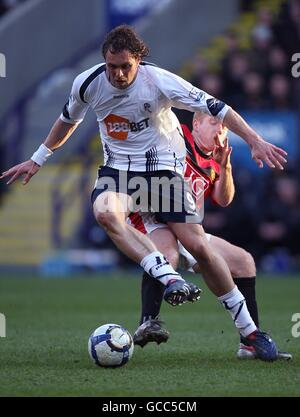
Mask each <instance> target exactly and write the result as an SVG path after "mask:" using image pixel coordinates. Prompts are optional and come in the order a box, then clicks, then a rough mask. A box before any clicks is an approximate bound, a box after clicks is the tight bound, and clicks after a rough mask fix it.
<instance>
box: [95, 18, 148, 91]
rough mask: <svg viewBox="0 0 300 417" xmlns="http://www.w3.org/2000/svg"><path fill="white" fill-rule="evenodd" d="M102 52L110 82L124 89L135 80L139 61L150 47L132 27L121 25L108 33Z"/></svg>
mask: <svg viewBox="0 0 300 417" xmlns="http://www.w3.org/2000/svg"><path fill="white" fill-rule="evenodd" d="M102 53H103V56H104V59H105V62H106V68H107V75H108V78H109V81H110V83H111V84H112V85H113V86H114V87H117V88H120V89H124V88H127V87H128V86H129V85H130V84H131V83H132V82H133V81H134V79H135V77H136V73H137V70H138V66H139V63H140V62H141V59H142V58H143V57H145V56H147V55H148V53H149V49H148V47H147V45H145V43H144V42H143V41H142V39H140V38H139V37H138V35H137V34H136V33H135V31H134V30H133V29H132V28H131V27H129V26H127V25H121V26H118V27H116V28H115V29H113V30H112V31H111V32H109V33H108V34H107V36H106V38H105V40H104V43H103V45H102Z"/></svg>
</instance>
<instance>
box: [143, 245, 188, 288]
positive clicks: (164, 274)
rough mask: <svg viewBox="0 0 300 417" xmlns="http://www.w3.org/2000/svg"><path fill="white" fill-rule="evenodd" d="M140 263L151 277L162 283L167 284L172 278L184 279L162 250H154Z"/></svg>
mask: <svg viewBox="0 0 300 417" xmlns="http://www.w3.org/2000/svg"><path fill="white" fill-rule="evenodd" d="M140 265H141V267H142V268H144V270H145V271H146V272H147V274H149V275H150V276H151V277H153V278H156V279H158V280H159V281H160V282H161V283H162V284H164V285H167V284H168V282H169V281H170V280H171V279H180V280H182V281H184V280H183V279H182V277H181V276H180V275H179V274H177V272H176V271H175V270H174V269H173V267H172V265H171V264H170V263H169V262H168V261H167V260H166V258H165V257H164V255H163V254H162V253H161V252H158V251H157V252H152V253H150V254H149V255H146V256H145V257H144V258H143V259H142V260H141V262H140Z"/></svg>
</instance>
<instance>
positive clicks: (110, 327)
mask: <svg viewBox="0 0 300 417" xmlns="http://www.w3.org/2000/svg"><path fill="white" fill-rule="evenodd" d="M133 349H134V344H133V340H132V337H131V334H130V333H129V332H128V330H126V329H124V328H123V327H122V326H119V325H118V324H104V325H103V326H100V327H98V328H97V329H96V330H95V331H94V332H93V333H92V334H91V336H90V338H89V341H88V351H89V354H90V357H91V359H92V360H93V361H94V362H95V364H96V365H99V366H104V367H116V366H122V365H125V363H127V362H128V361H129V359H130V358H131V357H132V354H133Z"/></svg>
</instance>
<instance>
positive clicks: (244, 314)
mask: <svg viewBox="0 0 300 417" xmlns="http://www.w3.org/2000/svg"><path fill="white" fill-rule="evenodd" d="M218 300H219V301H220V302H221V303H222V304H223V306H224V307H225V308H226V310H228V311H229V313H230V315H231V317H232V320H233V321H234V324H235V326H236V327H237V328H238V330H239V332H240V334H241V335H242V336H243V337H247V336H248V335H249V334H250V333H252V332H254V331H255V330H256V329H257V327H256V326H255V323H254V321H253V320H252V318H251V316H250V313H249V311H248V308H247V304H246V301H245V298H244V297H243V294H242V293H241V292H240V291H239V290H238V288H237V286H235V287H234V288H233V290H231V291H230V292H229V293H227V294H224V295H222V296H221V297H218Z"/></svg>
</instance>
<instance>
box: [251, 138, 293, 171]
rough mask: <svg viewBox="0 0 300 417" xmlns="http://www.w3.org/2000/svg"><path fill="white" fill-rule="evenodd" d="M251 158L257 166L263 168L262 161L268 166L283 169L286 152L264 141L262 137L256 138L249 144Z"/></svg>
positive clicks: (285, 161)
mask: <svg viewBox="0 0 300 417" xmlns="http://www.w3.org/2000/svg"><path fill="white" fill-rule="evenodd" d="M251 155H252V159H253V160H254V161H255V162H256V163H257V165H258V166H259V168H263V166H264V164H263V163H264V162H265V163H266V164H267V165H268V166H269V167H270V168H277V169H281V170H282V169H284V166H283V164H286V163H287V160H286V158H285V157H286V156H287V152H286V151H284V150H283V149H281V148H279V147H278V146H275V145H273V144H272V143H269V142H266V141H265V140H263V139H262V138H260V139H259V140H256V141H255V142H253V144H252V145H251Z"/></svg>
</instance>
